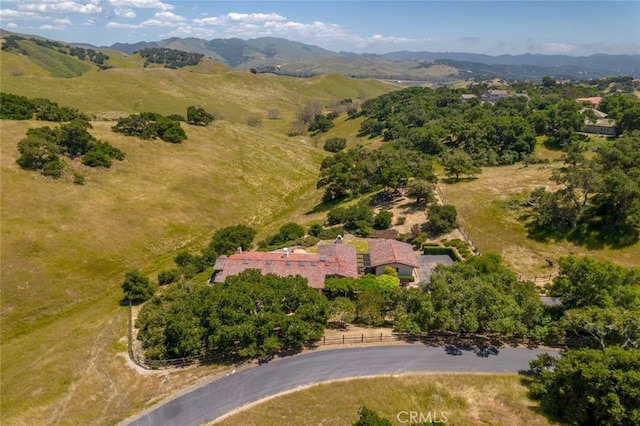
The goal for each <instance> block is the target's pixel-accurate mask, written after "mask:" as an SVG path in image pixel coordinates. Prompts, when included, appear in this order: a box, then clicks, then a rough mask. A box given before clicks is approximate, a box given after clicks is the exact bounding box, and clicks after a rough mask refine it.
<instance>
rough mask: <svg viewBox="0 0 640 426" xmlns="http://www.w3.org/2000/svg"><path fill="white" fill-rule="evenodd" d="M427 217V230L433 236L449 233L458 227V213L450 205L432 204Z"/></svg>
mask: <svg viewBox="0 0 640 426" xmlns="http://www.w3.org/2000/svg"><path fill="white" fill-rule="evenodd" d="M427 216H428V218H429V222H428V223H427V229H428V230H429V232H431V233H432V234H434V235H441V234H445V233H447V232H451V231H453V230H454V229H455V228H456V227H457V226H458V213H457V211H456V208H455V207H453V206H450V205H446V206H441V205H439V204H434V205H432V206H430V207H429V208H428V210H427Z"/></svg>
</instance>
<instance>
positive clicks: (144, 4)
mask: <svg viewBox="0 0 640 426" xmlns="http://www.w3.org/2000/svg"><path fill="white" fill-rule="evenodd" d="M93 2H94V3H97V4H105V3H108V4H109V5H111V6H113V7H115V8H117V9H122V10H125V9H157V10H161V11H167V10H173V9H174V8H175V6H173V5H171V4H169V3H163V2H161V1H158V0H93Z"/></svg>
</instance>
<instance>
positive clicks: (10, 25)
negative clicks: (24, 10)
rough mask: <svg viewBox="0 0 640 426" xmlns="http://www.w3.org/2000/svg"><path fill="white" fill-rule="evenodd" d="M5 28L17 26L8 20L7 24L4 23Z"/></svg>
mask: <svg viewBox="0 0 640 426" xmlns="http://www.w3.org/2000/svg"><path fill="white" fill-rule="evenodd" d="M5 26H6V27H7V28H9V29H13V28H18V26H17V25H16V24H14V23H13V22H9V23H8V24H7V25H5Z"/></svg>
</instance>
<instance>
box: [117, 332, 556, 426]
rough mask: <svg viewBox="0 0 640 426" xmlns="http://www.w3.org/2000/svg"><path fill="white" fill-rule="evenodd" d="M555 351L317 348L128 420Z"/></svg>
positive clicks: (177, 415)
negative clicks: (361, 379)
mask: <svg viewBox="0 0 640 426" xmlns="http://www.w3.org/2000/svg"><path fill="white" fill-rule="evenodd" d="M540 353H549V354H557V353H558V352H557V351H553V350H538V349H523V348H500V349H499V351H497V352H485V353H484V354H482V356H481V355H480V354H479V353H478V352H477V350H475V349H474V348H467V349H466V350H465V349H462V350H461V351H460V352H458V354H456V355H454V354H453V352H452V351H447V350H445V348H444V347H427V346H423V345H420V344H416V345H396V346H373V347H362V348H348V349H335V350H327V351H316V352H310V353H305V354H301V355H295V356H292V357H288V358H281V359H277V360H274V361H271V362H269V363H267V364H262V365H259V366H255V367H250V368H247V369H243V370H240V371H238V372H236V373H233V374H229V375H227V376H226V377H222V378H220V379H218V380H215V381H212V382H210V383H208V384H206V385H203V386H202V387H200V388H198V389H195V390H193V391H191V392H189V393H186V394H184V395H181V396H179V397H177V398H175V399H173V400H170V401H168V402H165V403H163V404H162V405H160V406H157V407H155V408H153V409H151V410H150V411H147V412H145V413H144V414H142V415H141V416H140V417H138V418H136V419H135V420H133V421H131V422H129V423H127V424H128V425H131V426H171V425H180V426H190V425H193V426H196V425H202V424H205V423H210V422H212V421H214V420H215V419H217V418H219V417H221V416H223V415H224V414H226V413H229V412H230V411H233V410H235V409H237V408H240V407H242V406H244V405H246V404H249V403H252V402H256V401H259V400H261V399H264V398H266V397H269V396H274V395H277V394H279V393H282V392H285V391H290V390H293V389H296V388H298V387H302V386H307V385H311V384H314V383H321V382H326V381H330V380H335V379H346V378H351V377H354V378H355V377H362V376H374V375H386V374H400V373H407V372H413V371H415V372H424V371H443V372H449V371H451V372H484V373H495V372H518V371H522V370H528V369H529V361H530V360H532V359H534V358H535V357H536V355H538V354H540Z"/></svg>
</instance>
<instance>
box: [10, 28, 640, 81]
mask: <svg viewBox="0 0 640 426" xmlns="http://www.w3.org/2000/svg"><path fill="white" fill-rule="evenodd" d="M0 36H1V37H2V38H3V39H4V40H5V44H4V45H3V48H2V50H7V49H8V48H9V47H10V45H11V46H13V47H14V49H13V50H11V49H8V50H9V51H13V52H14V53H18V52H22V53H23V54H28V55H29V57H30V59H31V60H33V61H35V62H36V63H37V64H38V65H39V66H40V67H42V68H44V69H46V70H48V71H50V72H51V69H52V65H51V61H54V62H56V63H59V65H60V66H56V70H55V72H54V74H55V76H58V77H70V76H73V75H79V74H81V73H82V72H85V71H86V66H85V65H86V64H85V65H83V64H75V63H74V64H71V63H70V62H69V60H68V59H67V58H64V57H62V56H60V55H61V54H62V53H60V52H56V51H54V50H55V49H54V50H51V49H50V50H42V48H41V47H42V46H48V45H51V46H53V45H56V46H57V45H58V44H60V42H55V41H50V43H49V41H47V40H48V39H45V38H43V37H38V36H28V35H24V34H16V33H11V32H9V31H5V30H1V29H0ZM21 38H23V41H22V42H20V43H22V47H19V46H17V45H15V42H16V40H19V39H21ZM7 41H8V42H9V43H7ZM36 45H39V46H36ZM62 45H65V46H67V47H64V49H66V50H68V51H69V52H71V47H73V46H75V47H82V48H85V49H87V50H93V49H95V50H99V51H118V52H119V53H118V54H126V55H133V54H134V53H136V52H142V51H144V50H147V49H167V50H172V51H173V50H177V51H183V52H188V53H192V54H193V53H195V54H199V55H204V56H206V57H208V58H211V59H212V60H213V61H215V62H218V63H220V64H223V65H226V66H228V67H231V68H235V69H241V70H251V71H252V72H254V73H273V74H281V75H289V76H296V77H312V76H315V75H320V74H327V73H336V74H342V75H346V76H349V77H353V78H374V79H383V80H394V81H402V82H403V83H405V84H423V83H427V84H436V85H441V84H447V83H451V82H455V81H460V80H469V79H474V80H476V81H480V80H487V79H494V78H503V79H507V80H532V81H540V80H541V79H542V78H543V77H546V76H551V77H555V78H557V79H573V80H579V79H598V78H606V77H618V76H631V77H636V78H638V77H640V55H606V54H596V55H591V56H580V57H573V56H568V55H539V54H523V55H499V56H491V55H485V54H476V53H464V52H426V51H419V52H412V51H398V52H390V53H386V54H356V53H353V52H343V51H341V52H333V51H330V50H326V49H323V48H321V47H318V46H313V45H309V44H304V43H300V42H296V41H291V40H287V39H283V38H274V37H262V38H256V39H250V40H243V39H239V38H229V39H212V40H205V39H201V38H193V37H192V38H180V37H173V38H168V39H164V40H160V41H153V42H147V41H141V42H137V43H115V44H113V45H111V46H101V47H97V46H93V45H90V44H86V43H71V44H67V43H63V44H61V45H60V46H62ZM64 49H63V50H64ZM106 53H107V54H106V55H105V56H108V52H106ZM53 56H57V57H56V58H53ZM49 57H51V58H49ZM207 60H208V59H207ZM71 65H73V67H72V68H73V69H69V70H63V68H69V67H70V66H71ZM110 66H117V65H114V64H112V63H105V64H104V67H110ZM52 75H53V74H52ZM414 82H415V83H414Z"/></svg>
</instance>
